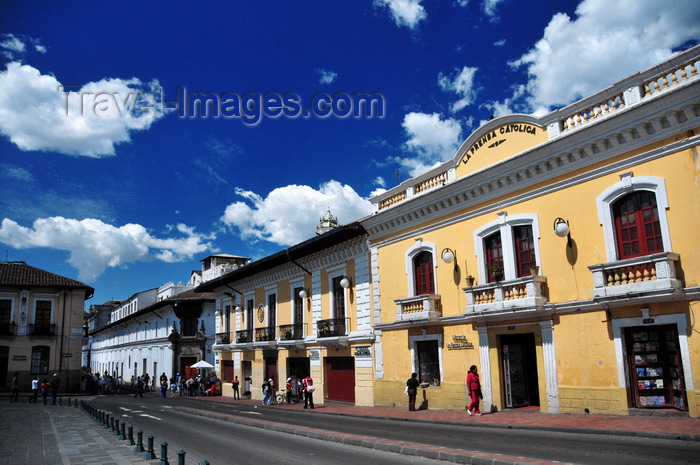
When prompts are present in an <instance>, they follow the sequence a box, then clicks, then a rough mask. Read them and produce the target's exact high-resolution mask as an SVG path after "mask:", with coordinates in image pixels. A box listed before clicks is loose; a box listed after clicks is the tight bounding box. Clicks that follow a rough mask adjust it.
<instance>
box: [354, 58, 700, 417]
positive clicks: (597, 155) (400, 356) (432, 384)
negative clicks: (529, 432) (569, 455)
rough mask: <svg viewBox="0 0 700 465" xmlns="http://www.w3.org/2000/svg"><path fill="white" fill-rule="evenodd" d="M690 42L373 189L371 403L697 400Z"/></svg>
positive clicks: (479, 134) (696, 90) (695, 88)
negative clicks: (469, 379) (411, 384)
mask: <svg viewBox="0 0 700 465" xmlns="http://www.w3.org/2000/svg"><path fill="white" fill-rule="evenodd" d="M699 55H700V47H695V48H693V49H690V50H688V51H686V52H684V53H681V54H678V55H676V56H674V57H673V58H671V59H669V60H668V61H666V62H664V63H661V64H659V65H658V66H656V67H654V68H652V69H649V70H647V71H644V72H641V73H637V74H635V75H632V76H630V77H628V78H626V79H623V80H621V81H619V82H617V83H615V84H613V85H611V86H610V87H608V88H606V89H605V90H602V91H600V92H598V93H596V94H594V95H591V96H589V97H586V98H585V99H583V100H580V101H578V102H576V103H574V104H571V105H569V106H567V107H565V108H562V109H560V110H557V111H554V112H552V113H549V114H547V115H544V116H542V117H532V116H526V115H511V116H506V117H500V118H496V119H493V120H491V121H489V122H488V123H486V124H484V125H483V126H482V127H480V128H479V129H478V130H476V131H475V132H474V133H473V134H472V135H471V136H470V137H468V138H467V140H466V141H465V142H464V143H463V144H462V146H461V147H460V149H459V150H458V151H457V153H456V154H455V155H454V157H453V158H452V159H451V160H449V161H448V162H446V163H444V164H443V165H441V166H439V167H437V168H435V169H433V170H431V171H430V172H428V173H425V174H424V175H421V176H418V177H416V178H414V179H410V180H408V181H406V182H404V183H402V184H401V185H399V186H397V187H395V188H393V189H391V190H389V191H387V192H386V193H383V194H381V195H379V196H376V197H374V198H373V199H371V200H372V202H373V204H374V207H375V213H374V214H373V215H371V216H369V217H367V218H365V219H363V220H361V224H362V225H363V227H364V229H365V230H366V231H367V234H368V236H369V240H370V244H371V249H370V250H371V262H372V264H373V265H372V277H371V281H372V282H373V295H372V299H373V305H374V312H375V314H376V315H378V318H377V319H376V324H375V325H374V330H375V333H376V334H377V338H378V339H377V342H375V344H374V347H375V349H376V352H377V353H376V354H375V359H376V360H377V365H376V367H375V368H376V370H375V377H376V383H375V393H374V401H375V404H376V405H398V404H402V403H405V398H404V396H403V394H402V390H403V386H404V385H405V381H406V379H407V378H409V376H410V374H411V372H414V371H415V372H417V373H418V375H419V377H420V380H421V381H422V382H423V383H424V386H425V387H424V388H423V389H422V390H421V391H420V392H419V398H418V402H419V403H421V402H422V405H423V407H426V408H444V409H465V407H466V406H467V405H468V403H469V402H468V398H467V393H466V390H465V376H466V373H467V370H468V369H469V367H470V366H471V365H476V366H477V367H478V369H479V372H480V374H481V384H482V388H483V389H482V390H483V403H484V404H485V406H484V407H482V410H483V408H485V409H486V410H487V411H488V410H501V409H506V408H518V407H524V406H531V407H532V406H536V407H538V408H539V409H540V411H542V412H553V413H554V412H564V413H589V412H590V413H597V414H627V413H629V412H631V411H632V410H635V411H640V412H648V411H649V410H651V409H666V410H670V411H678V412H688V414H689V415H690V416H693V417H697V416H700V392H699V391H698V390H697V389H696V387H695V383H696V382H698V379H697V378H696V376H698V374H699V373H700V355H699V354H700V336H698V332H697V328H696V327H695V325H696V324H697V323H696V322H697V321H698V320H699V318H700V314H699V313H698V312H699V311H700V310H699V309H700V306H699V305H698V299H699V298H700V287H698V286H699V283H698V278H699V276H700V261H699V260H698V259H697V254H698V247H699V246H700V241H699V240H698V231H700V215H698V205H700V190H699V189H698V179H700V171H699V170H700V155H699V152H698V143H699V136H698V131H699V130H700V82H699V79H700V78H698V73H697V70H696V66H697V61H698V57H699Z"/></svg>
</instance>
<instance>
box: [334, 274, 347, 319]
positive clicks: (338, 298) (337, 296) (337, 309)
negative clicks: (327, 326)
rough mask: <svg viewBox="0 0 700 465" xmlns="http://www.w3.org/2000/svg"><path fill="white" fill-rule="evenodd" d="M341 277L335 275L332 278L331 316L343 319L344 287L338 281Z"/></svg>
mask: <svg viewBox="0 0 700 465" xmlns="http://www.w3.org/2000/svg"><path fill="white" fill-rule="evenodd" d="M342 279H343V277H342V276H336V277H334V278H333V281H332V285H333V318H337V319H344V318H345V288H343V286H341V285H340V281H341V280H342Z"/></svg>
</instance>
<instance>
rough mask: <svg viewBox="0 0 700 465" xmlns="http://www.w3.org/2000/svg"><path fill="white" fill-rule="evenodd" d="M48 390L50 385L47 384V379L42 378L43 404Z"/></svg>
mask: <svg viewBox="0 0 700 465" xmlns="http://www.w3.org/2000/svg"><path fill="white" fill-rule="evenodd" d="M50 390H51V385H50V384H49V380H48V379H46V378H44V380H43V381H42V382H41V398H42V399H43V400H44V405H46V397H47V396H48V395H49V391H50Z"/></svg>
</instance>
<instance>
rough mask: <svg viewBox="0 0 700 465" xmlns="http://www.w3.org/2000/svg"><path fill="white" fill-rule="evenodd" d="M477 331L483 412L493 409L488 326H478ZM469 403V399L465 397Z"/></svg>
mask: <svg viewBox="0 0 700 465" xmlns="http://www.w3.org/2000/svg"><path fill="white" fill-rule="evenodd" d="M477 329H478V331H479V363H480V364H481V376H480V377H479V380H480V381H481V394H482V395H483V396H484V398H483V399H482V407H481V410H482V411H483V412H491V411H492V410H493V393H492V392H491V358H490V357H489V328H488V327H487V326H480V327H478V328H477ZM467 405H469V399H467Z"/></svg>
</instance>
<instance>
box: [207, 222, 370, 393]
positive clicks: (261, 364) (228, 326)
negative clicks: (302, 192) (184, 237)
mask: <svg viewBox="0 0 700 465" xmlns="http://www.w3.org/2000/svg"><path fill="white" fill-rule="evenodd" d="M324 218H325V217H324ZM322 229H323V230H319V233H320V235H318V236H316V237H314V238H312V239H309V240H307V241H305V242H302V243H300V244H297V245H295V246H292V247H290V248H288V249H285V250H282V251H280V252H278V253H276V254H273V255H270V256H268V257H265V258H262V259H260V260H257V261H254V262H252V263H249V264H247V265H245V266H243V267H241V268H239V269H237V270H235V271H232V272H231V273H228V274H225V275H222V276H221V277H219V278H216V279H213V280H210V281H208V282H207V283H205V284H203V285H201V286H199V288H198V290H202V291H213V292H214V297H215V298H216V302H217V304H216V305H217V328H218V329H217V340H216V345H215V346H214V350H215V351H216V352H217V354H218V363H219V365H220V366H219V371H220V372H221V373H222V376H221V377H222V379H223V381H224V387H223V394H224V395H231V393H232V387H231V384H230V382H231V381H232V380H233V378H234V376H238V378H239V381H240V382H241V391H242V393H243V394H244V395H245V394H248V395H250V396H251V397H252V398H254V399H262V397H263V395H262V388H261V385H262V382H263V380H264V379H266V378H267V377H268V376H269V375H271V374H275V375H276V376H275V378H274V379H275V386H274V389H275V392H277V391H279V390H281V389H284V387H285V380H286V379H287V378H290V377H291V378H293V379H298V378H302V377H305V376H307V375H309V374H310V375H311V377H312V378H313V379H314V385H315V386H316V391H315V393H314V401H315V403H317V404H322V403H324V402H326V401H328V400H336V401H343V402H350V403H354V404H357V405H373V404H374V397H373V395H374V384H373V381H374V378H373V373H374V343H375V337H374V333H373V331H372V319H373V314H372V305H371V300H370V286H371V273H370V263H369V249H368V245H367V240H366V235H365V232H364V229H363V228H362V227H361V226H360V225H359V224H358V223H352V224H349V225H344V226H340V227H336V228H333V229H330V230H328V229H326V228H322Z"/></svg>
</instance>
